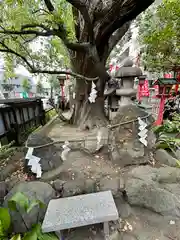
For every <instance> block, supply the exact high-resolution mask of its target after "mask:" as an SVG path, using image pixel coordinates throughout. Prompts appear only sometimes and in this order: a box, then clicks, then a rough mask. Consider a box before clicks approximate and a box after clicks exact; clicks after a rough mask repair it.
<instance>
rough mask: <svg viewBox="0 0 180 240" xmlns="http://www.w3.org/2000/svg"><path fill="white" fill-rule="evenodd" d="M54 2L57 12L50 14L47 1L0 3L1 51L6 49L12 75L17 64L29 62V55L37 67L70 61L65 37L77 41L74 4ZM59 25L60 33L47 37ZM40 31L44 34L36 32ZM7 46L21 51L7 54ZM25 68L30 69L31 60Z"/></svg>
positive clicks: (63, 1) (7, 61)
mask: <svg viewBox="0 0 180 240" xmlns="http://www.w3.org/2000/svg"><path fill="white" fill-rule="evenodd" d="M53 5H54V8H55V11H53V12H52V13H49V11H48V10H47V7H46V5H45V3H44V1H40V0H28V1H22V0H19V1H10V0H4V1H3V2H2V3H1V4H0V12H1V21H0V39H1V40H0V51H3V54H4V56H5V58H6V62H5V65H6V74H7V75H8V77H9V76H10V75H11V74H13V67H14V66H17V65H18V64H23V65H24V64H25V62H24V60H23V58H26V60H27V61H28V62H29V63H30V65H31V66H33V67H35V68H37V69H39V68H41V69H43V68H46V69H48V68H49V69H50V68H51V69H56V68H57V67H58V68H60V67H61V66H64V65H67V66H68V65H69V64H70V62H69V54H68V51H67V49H66V47H65V46H64V44H63V43H62V41H61V39H63V40H66V41H68V40H70V41H73V40H75V31H74V19H73V14H72V6H71V4H69V3H68V2H67V1H65V0H59V1H56V0H55V1H53ZM59 28H61V30H60V31H59V35H58V36H57V35H54V34H53V33H51V34H49V35H47V36H44V35H45V34H44V32H46V31H47V32H49V31H52V29H54V30H58V29H59ZM4 30H5V31H14V32H20V31H35V32H34V33H33V32H32V34H9V33H3V31H4ZM36 32H38V33H40V34H36ZM59 36H60V37H59ZM60 38H61V39H60ZM37 45H38V47H37ZM7 49H10V50H11V51H10V52H12V51H14V52H15V53H17V54H16V55H12V54H11V53H4V52H5V51H6V50H7ZM19 55H21V57H19ZM12 56H13V57H12ZM25 67H28V68H29V66H28V64H27V63H26V64H25Z"/></svg>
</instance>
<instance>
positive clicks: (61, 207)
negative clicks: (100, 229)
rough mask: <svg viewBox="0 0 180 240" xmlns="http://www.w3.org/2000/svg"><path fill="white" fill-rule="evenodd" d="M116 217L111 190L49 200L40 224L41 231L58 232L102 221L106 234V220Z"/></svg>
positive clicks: (115, 218)
mask: <svg viewBox="0 0 180 240" xmlns="http://www.w3.org/2000/svg"><path fill="white" fill-rule="evenodd" d="M118 219H119V216H118V211H117V208H116V205H115V202H114V199H113V196H112V193H111V191H105V192H97V193H91V194H84V195H78V196H74V197H68V198H60V199H53V200H51V201H50V202H49V205H48V208H47V211H46V215H45V218H44V221H43V224H42V231H43V232H60V230H65V229H71V228H76V227H81V226H86V225H91V224H97V223H104V231H105V235H107V234H109V233H108V232H109V230H108V222H109V221H116V220H118Z"/></svg>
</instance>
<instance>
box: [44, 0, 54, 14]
mask: <svg viewBox="0 0 180 240" xmlns="http://www.w3.org/2000/svg"><path fill="white" fill-rule="evenodd" d="M44 2H45V5H46V7H47V9H48V10H49V12H53V11H54V6H53V4H52V2H51V0H44Z"/></svg>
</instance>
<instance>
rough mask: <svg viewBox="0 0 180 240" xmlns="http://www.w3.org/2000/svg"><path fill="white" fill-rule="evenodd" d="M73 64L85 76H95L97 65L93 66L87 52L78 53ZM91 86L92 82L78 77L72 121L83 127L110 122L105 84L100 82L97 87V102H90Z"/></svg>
mask: <svg viewBox="0 0 180 240" xmlns="http://www.w3.org/2000/svg"><path fill="white" fill-rule="evenodd" d="M72 64H73V68H74V71H75V72H77V73H79V74H82V75H83V76H87V77H94V75H95V71H96V70H95V68H96V66H95V65H94V66H93V63H92V62H91V61H90V59H89V58H88V57H87V56H86V55H85V54H77V55H76V58H75V59H73V60H72ZM100 82H102V81H100ZM91 86H92V82H86V81H83V80H82V79H76V99H75V108H74V114H73V117H72V123H73V124H76V125H77V126H79V127H80V128H81V129H92V128H94V127H100V126H105V125H107V123H108V119H107V118H106V116H105V112H104V96H103V95H104V85H103V84H100V85H99V87H98V88H97V90H98V96H97V98H96V102H95V103H90V102H89V100H88V97H89V94H90V92H91Z"/></svg>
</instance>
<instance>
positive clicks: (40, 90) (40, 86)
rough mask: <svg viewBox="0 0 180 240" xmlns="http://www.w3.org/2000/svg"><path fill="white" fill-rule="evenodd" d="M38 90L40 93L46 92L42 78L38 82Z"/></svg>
mask: <svg viewBox="0 0 180 240" xmlns="http://www.w3.org/2000/svg"><path fill="white" fill-rule="evenodd" d="M36 92H37V93H39V94H43V93H44V88H43V84H42V82H41V81H40V80H39V81H38V82H37V85H36Z"/></svg>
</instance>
